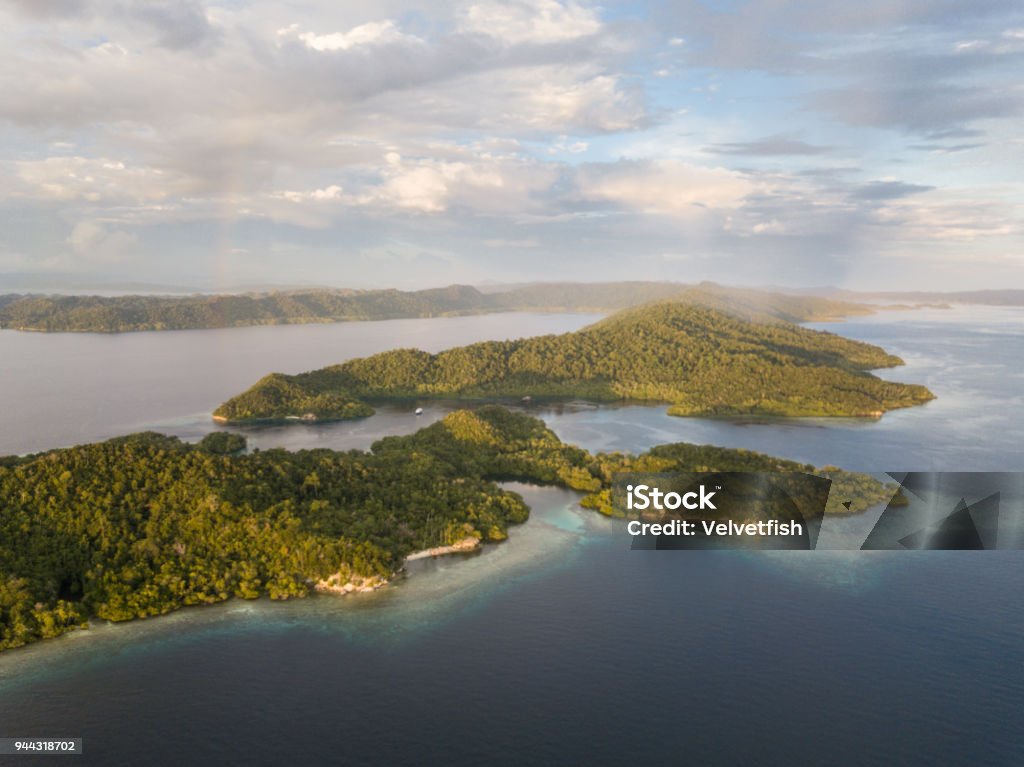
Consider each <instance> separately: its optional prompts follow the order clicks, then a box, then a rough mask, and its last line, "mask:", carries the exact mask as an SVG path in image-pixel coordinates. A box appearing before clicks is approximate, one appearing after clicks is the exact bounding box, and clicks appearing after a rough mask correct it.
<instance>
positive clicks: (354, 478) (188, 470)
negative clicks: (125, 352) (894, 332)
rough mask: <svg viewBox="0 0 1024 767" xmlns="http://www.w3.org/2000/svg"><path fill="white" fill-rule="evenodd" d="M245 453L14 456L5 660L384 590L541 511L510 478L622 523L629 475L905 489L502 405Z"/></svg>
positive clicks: (225, 445)
mask: <svg viewBox="0 0 1024 767" xmlns="http://www.w3.org/2000/svg"><path fill="white" fill-rule="evenodd" d="M239 440H240V438H239V437H232V438H230V439H226V438H224V436H223V435H222V434H219V435H216V436H214V435H211V436H210V437H207V438H206V439H204V440H203V441H202V442H200V443H199V444H198V445H190V444H187V443H183V442H181V441H179V440H178V439H176V438H173V437H166V436H163V435H160V434H154V433H143V434H134V435H131V436H127V437H121V438H117V439H113V440H110V441H107V442H103V443H99V444H91V445H82V446H78V447H73V448H67V449H61V450H53V451H50V452H46V453H40V454H38V455H30V456H20V457H8V458H3V459H0V508H3V509H4V513H3V514H2V515H0V539H2V540H3V541H4V545H3V546H0V649H7V648H12V647H18V646H20V645H23V644H26V643H28V642H33V641H36V640H39V639H44V638H48V637H55V636H58V635H60V634H63V633H65V632H67V631H71V630H73V629H75V628H78V627H81V626H83V625H85V624H86V623H87V621H88V620H90V619H91V618H94V617H95V618H100V619H105V620H111V621H124V620H129V619H133V618H143V617H148V616H155V615H160V614H163V613H167V612H170V611H172V610H175V609H178V608H180V607H183V606H186V605H199V604H209V603H213V602H220V601H223V600H226V599H230V598H233V597H239V598H243V599H254V598H257V597H261V596H269V597H270V598H272V599H287V598H291V597H302V596H306V595H307V594H310V593H313V592H315V591H332V592H337V593H350V592H353V591H366V590H372V589H375V588H379V587H380V586H381V585H383V584H385V583H386V582H387V581H388V580H389V579H390V578H391V577H393V575H394V574H395V573H396V572H397V571H398V570H399V569H400V568H401V567H402V563H403V562H404V560H405V558H407V557H408V556H409V555H410V554H414V552H419V551H425V550H426V551H427V552H428V554H429V553H434V552H436V553H444V552H447V551H453V550H471V549H472V548H475V547H476V545H478V543H479V542H495V541H501V540H504V539H505V538H506V536H507V533H508V528H509V526H510V525H514V524H517V523H520V522H523V521H525V520H526V519H527V517H528V514H529V509H528V508H527V506H526V504H525V503H524V502H523V499H522V498H521V497H520V496H519V495H517V494H515V493H512V492H509V491H507V490H504V489H502V488H501V487H500V486H499V485H498V484H497V482H499V481H502V480H520V481H527V482H534V483H540V484H554V485H561V486H563V487H569V488H574V489H576V490H579V491H582V492H584V493H585V494H586V496H585V497H584V498H583V501H582V503H583V505H584V506H585V507H587V508H592V509H595V510H597V511H600V512H602V513H605V514H611V513H613V512H612V508H611V503H610V497H609V493H610V490H609V488H610V486H611V478H612V475H613V473H615V472H620V471H641V472H654V471H658V472H662V471H744V470H748V471H799V472H815V473H819V474H821V475H823V476H827V477H829V478H830V479H832V482H833V485H832V488H833V490H832V494H831V496H830V498H829V506H828V511H829V512H830V513H849V512H857V511H861V510H863V509H866V508H868V507H869V506H872V505H874V504H877V503H881V502H884V501H886V500H888V499H889V497H890V496H891V495H892V493H893V492H894V491H895V487H893V486H886V485H882V484H881V483H879V482H877V481H875V480H874V479H872V478H871V477H869V476H866V475H861V474H853V473H849V472H845V471H842V470H839V469H836V468H834V467H825V468H823V469H814V468H813V467H811V466H807V465H802V464H798V463H795V462H792V461H786V460H782V459H778V458H772V457H770V456H766V455H761V454H759V453H753V452H750V451H746V450H727V449H723V448H717V447H710V446H700V445H689V444H685V443H680V444H673V445H662V446H660V447H656V448H654V449H653V450H651V451H649V452H647V453H643V454H642V455H639V456H633V455H628V454H622V453H609V454H605V453H601V454H597V455H592V454H590V453H588V452H587V451H585V450H582V449H580V448H578V447H574V446H572V445H567V444H564V443H563V442H561V440H559V438H558V437H557V436H556V435H555V434H554V433H553V432H552V431H551V430H550V429H548V428H547V427H546V426H545V425H544V423H543V422H542V421H540V420H538V419H535V418H532V417H530V416H526V415H523V414H516V413H513V412H511V411H509V410H506V409H504V408H501V407H497V406H486V407H482V408H479V409H477V410H474V411H468V410H460V411H456V412H453V413H450V414H449V415H448V416H447V417H446V418H445V419H443V420H442V421H439V422H437V423H435V424H432V425H431V426H428V427H426V428H424V429H422V430H420V431H418V432H416V433H415V434H412V435H408V436H402V437H387V438H385V439H382V440H380V441H378V442H377V443H375V444H374V445H373V446H372V448H371V450H370V451H369V452H359V451H349V452H336V451H332V450H322V449H321V450H302V451H298V452H294V453H293V452H287V451H284V450H268V451H253V452H251V453H247V454H240V453H239V452H238V451H237V448H238V447H239V445H240V441H239ZM844 503H849V504H850V505H849V507H848V508H847V507H846V506H845V505H844ZM431 550H433V552H431Z"/></svg>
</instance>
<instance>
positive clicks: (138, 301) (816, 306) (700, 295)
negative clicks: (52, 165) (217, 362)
mask: <svg viewBox="0 0 1024 767" xmlns="http://www.w3.org/2000/svg"><path fill="white" fill-rule="evenodd" d="M665 298H674V299H676V300H685V301H687V302H690V303H694V304H696V305H705V306H711V307H717V308H729V309H730V310H734V311H736V312H739V313H744V314H747V315H749V314H751V313H758V314H771V315H774V316H776V317H779V318H781V319H786V320H791V321H810V320H828V319H836V318H838V317H845V316H850V315H856V314H870V313H871V311H872V309H871V308H870V307H867V306H865V305H863V304H855V303H851V302H848V301H839V300H834V299H826V298H816V297H811V296H788V295H783V294H780V293H766V292H763V291H756V290H739V289H734V288H723V287H721V286H718V285H714V284H711V283H703V284H701V285H699V286H690V287H688V286H685V285H682V284H673V283H662V282H622V283H596V284H578V283H564V284H537V285H528V286H523V287H517V288H512V289H506V290H501V291H497V292H487V293H484V292H481V291H480V290H477V289H476V288H473V287H469V286H466V285H451V286H449V287H446V288H434V289H429V290H419V291H412V292H403V291H399V290H363V291H357V290H300V291H280V292H275V293H254V294H228V295H194V296H177V297H167V296H138V295H136V296H111V297H103V296H40V295H28V296H19V295H14V294H8V295H5V296H0V328H10V329H14V330H36V331H50V332H55V331H78V332H100V333H116V332H126V331H142V330H195V329H201V328H230V327H240V326H245V325H280V324H301V323H314V322H346V321H359V320H389V319H408V318H417V317H443V316H455V315H468V314H486V313H490V312H507V311H576V312H606V311H613V310H618V309H622V308H625V307H629V306H635V305H637V304H642V303H646V302H649V301H654V300H660V299H665Z"/></svg>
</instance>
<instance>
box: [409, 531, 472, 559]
mask: <svg viewBox="0 0 1024 767" xmlns="http://www.w3.org/2000/svg"><path fill="white" fill-rule="evenodd" d="M479 549H480V539H479V538H474V537H473V536H467V537H466V538H463V539H462V540H461V541H456V542H455V543H453V544H451V545H449V546H435V547H434V548H432V549H423V550H422V551H414V552H413V553H412V554H410V555H409V556H407V557H406V558H405V561H406V562H415V561H416V560H417V559H432V558H434V557H444V556H448V555H449V554H468V553H469V552H471V551H477V550H479Z"/></svg>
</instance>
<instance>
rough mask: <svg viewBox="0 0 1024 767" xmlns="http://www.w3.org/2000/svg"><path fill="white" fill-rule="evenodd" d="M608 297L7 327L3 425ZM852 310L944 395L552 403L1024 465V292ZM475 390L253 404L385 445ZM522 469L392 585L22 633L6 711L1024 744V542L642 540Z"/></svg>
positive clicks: (665, 746) (846, 450) (309, 431)
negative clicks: (886, 405)
mask: <svg viewBox="0 0 1024 767" xmlns="http://www.w3.org/2000/svg"><path fill="white" fill-rule="evenodd" d="M592 319H593V318H592V317H589V316H570V315H495V316H490V317H484V318H479V317H473V318H458V319H451V320H403V321H396V322H391V323H360V324H355V323H353V324H350V325H330V326H291V327H274V328H251V329H244V330H229V331H190V332H186V333H148V334H136V335H125V336H93V335H88V336H79V335H74V336H65V335H59V336H44V335H39V334H15V333H12V332H10V331H0V359H2V360H3V361H4V364H3V365H2V366H0V396H3V397H4V398H5V401H7V402H14V403H16V407H13V408H9V409H6V410H4V411H3V412H2V413H0V440H2V442H0V453H10V452H18V453H21V452H27V451H32V450H39V449H44V448H49V447H55V446H58V445H65V444H71V443H75V442H81V441H88V440H93V439H100V438H105V437H108V436H114V435H116V434H122V433H125V432H127V431H133V430H139V429H145V428H156V429H158V430H161V431H167V432H170V433H177V434H181V435H182V436H184V437H186V438H190V439H192V438H197V437H199V436H201V434H202V433H204V432H206V431H208V430H210V429H212V428H215V427H214V426H213V425H212V424H211V423H210V422H209V420H208V413H209V411H210V410H211V409H212V408H213V407H214V406H215V405H216V404H217V403H218V402H220V401H221V400H222V399H224V398H225V397H227V396H230V395H231V394H234V393H237V392H238V391H240V390H241V389H242V388H245V387H246V386H248V385H249V384H251V383H252V382H254V381H255V380H256V379H257V378H258V377H260V376H261V375H263V374H265V373H267V372H269V371H270V370H283V371H285V372H298V371H300V370H303V369H308V368H311V367H315V366H320V365H324V364H329V363H332V362H338V361H341V360H343V359H345V358H348V357H351V356H358V355H362V354H367V353H371V352H374V351H381V350H383V349H386V348H391V347H393V346H399V345H401V346H420V347H421V348H427V349H431V350H434V349H440V348H443V347H444V346H450V345H453V344H459V343H464V342H466V341H469V340H476V339H480V338H487V337H494V338H504V337H515V336H518V335H529V334H536V333H542V332H562V331H564V330H568V329H571V328H573V327H579V326H581V325H584V324H587V323H588V322H590V321H592ZM822 327H825V326H822ZM827 327H828V329H830V330H832V331H833V332H839V333H841V334H843V335H847V336H851V337H854V338H860V339H863V340H867V341H871V342H873V343H879V344H880V345H882V346H883V347H885V348H886V349H887V350H889V351H891V352H893V353H895V354H898V355H900V356H902V357H903V358H904V359H905V360H906V361H907V363H908V364H907V366H905V367H903V368H896V369H893V370H891V371H885V373H884V374H883V375H885V376H886V377H890V378H893V379H894V380H899V381H906V382H919V383H925V384H926V385H928V386H929V387H930V388H931V389H932V390H933V391H934V392H935V393H936V394H937V395H938V399H937V400H936V401H934V402H932V403H930V404H928V405H926V406H924V407H921V408H913V409H909V410H904V411H896V412H893V413H889V414H887V415H886V416H884V417H883V418H882V419H881V420H880V421H863V420H822V419H818V420H813V421H812V420H798V421H795V420H781V421H772V422H769V423H756V422H752V421H749V420H748V421H745V422H738V421H726V420H715V419H679V418H670V417H668V416H666V415H665V414H664V410H665V409H664V408H663V407H642V406H635V405H630V406H624V407H610V408H593V407H590V406H586V405H584V404H582V403H576V404H573V405H568V406H564V407H559V408H551V407H543V408H542V407H537V408H533V409H532V412H534V413H536V414H538V415H541V416H542V417H544V418H545V420H546V421H547V422H548V423H549V424H550V425H551V426H552V427H553V428H554V429H555V430H556V431H557V432H558V434H559V435H560V436H561V437H562V438H563V439H565V440H566V441H569V442H574V443H576V444H580V445H581V446H583V447H586V448H588V449H591V450H596V449H626V450H633V451H639V450H643V449H646V448H647V447H650V446H651V445H653V444H658V443H663V442H669V441H677V440H686V441H692V442H711V443H714V444H720V445H726V446H734V447H748V448H753V449H757V450H761V451H764V452H770V453H773V454H777V455H783V456H787V457H791V458H798V459H801V460H805V461H808V462H811V463H815V464H818V465H820V464H824V463H837V464H839V465H841V466H843V467H844V468H850V469H862V470H870V471H882V470H887V469H888V470H901V469H902V470H907V469H947V470H953V469H967V470H1014V469H1017V470H1019V469H1022V468H1024V467H1022V466H1021V465H1020V462H1021V461H1020V455H1021V453H1020V447H1019V446H1020V444H1021V439H1022V437H1024V422H1022V418H1024V415H1022V413H1021V408H1020V405H1021V396H1022V392H1024V362H1022V360H1024V311H1022V310H1020V309H1001V308H985V307H971V308H956V309H953V310H950V311H938V310H935V311H931V310H929V311H922V312H902V313H885V314H882V315H878V316H874V317H868V318H862V319H857V320H855V321H850V322H847V323H843V324H831V325H828V326H827ZM104 381H105V382H107V385H106V386H104V384H103V382H104ZM112 384H116V386H113V385H112ZM447 409H448V406H446V405H444V404H441V403H434V404H427V405H426V412H425V413H424V415H423V416H420V417H419V418H417V417H416V416H414V415H413V414H412V413H411V412H410V409H409V408H398V407H395V408H383V409H381V411H380V412H379V414H378V415H377V416H374V417H373V418H370V419H366V420H364V421H360V422H350V423H343V424H330V425H316V426H308V425H298V426H294V427H289V428H281V427H271V428H258V429H249V430H247V432H246V433H247V436H249V438H250V444H251V445H254V446H259V447H270V446H275V445H283V446H287V447H289V448H295V449H297V448H301V447H307V446H316V447H323V446H331V447H338V448H349V447H367V446H368V445H369V444H370V443H371V442H372V441H373V440H374V439H376V438H378V437H379V436H382V435H383V434H386V433H399V432H407V431H412V430H414V429H416V428H419V427H420V426H422V425H425V424H426V423H428V422H430V421H431V420H434V419H436V418H439V417H441V416H442V415H443V413H444V412H446V410H447ZM514 489H517V490H518V491H520V492H522V493H523V494H524V497H525V498H526V499H527V501H528V502H529V503H530V505H531V508H532V509H533V514H532V516H531V519H530V521H529V522H528V523H527V524H526V525H523V526H521V527H519V528H515V529H513V531H512V534H511V537H510V540H509V541H508V542H507V543H505V544H500V545H497V546H492V547H488V549H487V550H486V551H485V552H484V553H483V554H481V555H479V556H475V557H470V558H467V559H449V560H439V561H433V562H431V561H426V562H420V563H416V566H415V567H410V577H408V578H407V579H405V580H403V581H401V582H399V583H397V584H395V585H394V586H393V587H389V588H388V589H385V590H383V591H381V592H377V593H374V594H370V595H364V596H360V597H358V598H332V597H316V598H311V599H306V600H300V601H294V602H287V603H272V602H269V601H267V600H258V601H256V602H242V601H237V600H236V601H232V602H229V603H226V604H223V605H218V606H215V607H211V608H202V609H190V610H182V611H179V612H177V613H175V614H173V615H171V616H167V617H164V618H160V619H156V620H151V621H136V622H132V623H129V624H122V625H117V626H112V627H107V626H100V627H98V629H97V630H94V631H89V632H80V633H75V634H72V635H69V636H68V637H66V638H63V639H60V640H56V641H53V642H44V643H40V644H38V645H36V646H32V647H29V648H26V649H24V650H19V651H14V652H10V653H4V654H2V655H0V736H14V735H16V736H43V735H55V736H56V735H59V736H69V737H83V738H85V756H84V757H83V763H95V764H122V763H123V764H143V763H144V764H186V763H192V764H206V763H212V762H219V763H243V762H244V763H252V764H283V763H304V764H381V763H422V762H426V761H432V762H435V763H445V764H467V765H468V764H474V765H475V764H510V765H511V764H516V765H518V764H523V763H528V762H529V758H533V759H534V760H535V761H536V763H538V764H547V763H553V762H555V763H580V762H587V763H593V764H603V763H607V764H621V763H625V762H630V761H636V762H646V763H652V764H679V763H681V762H688V763H695V764H703V763H709V762H711V761H712V760H714V761H715V762H716V763H729V764H744V763H749V764H758V765H764V764H818V763H833V764H837V765H842V764H873V765H890V764H940V763H963V764H967V763H969V764H972V765H1011V764H1017V763H1019V760H1020V754H1021V753H1024V736H1022V734H1021V733H1022V732H1024V714H1022V712H1024V639H1022V637H1024V611H1022V610H1021V609H1020V599H1019V595H1020V593H1022V589H1024V567H1022V566H1021V565H1022V563H1021V559H1020V556H1019V554H1020V553H1019V552H931V553H922V554H913V555H902V556H901V555H898V554H890V553H885V552H876V553H872V554H870V555H868V554H860V553H856V552H853V553H837V552H811V553H776V554H773V555H756V554H740V553H733V552H699V553H698V552H633V551H629V538H628V536H626V535H625V534H624V532H623V530H622V529H621V525H619V524H618V523H616V522H613V521H609V520H605V519H603V518H600V517H598V516H597V515H595V514H592V513H588V512H584V511H582V510H579V509H577V508H576V507H575V499H576V497H577V496H576V495H575V494H574V493H572V492H569V491H565V490H561V489H555V488H545V489H537V488H529V487H524V486H515V488H514ZM769 754H772V755H774V756H772V757H769V756H768V755H769ZM854 754H856V755H857V759H852V755H854ZM528 757H529V758H528ZM18 763H19V764H28V763H31V760H20V761H19V762H18Z"/></svg>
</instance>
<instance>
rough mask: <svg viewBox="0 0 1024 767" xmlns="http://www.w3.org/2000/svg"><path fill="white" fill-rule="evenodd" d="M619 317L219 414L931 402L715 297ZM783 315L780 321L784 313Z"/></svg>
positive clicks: (310, 387) (797, 330)
mask: <svg viewBox="0 0 1024 767" xmlns="http://www.w3.org/2000/svg"><path fill="white" fill-rule="evenodd" d="M698 298H699V300H696V299H694V298H693V297H690V298H686V299H682V300H671V301H663V302H658V303H654V304H648V305H645V306H641V307H637V308H632V309H626V310H623V311H621V312H619V313H617V314H614V315H612V316H610V317H608V318H607V319H605V320H602V321H601V322H598V323H596V324H594V325H591V326H589V327H587V328H584V329H582V330H579V331H576V332H573V333H565V334H562V335H557V336H554V335H551V336H540V337H535V338H525V339H519V340H515V341H487V342H482V343H476V344H472V345H470V346H463V347H458V348H454V349H449V350H447V351H443V352H440V353H439V354H428V353H427V352H423V351H419V350H416V349H399V350H395V351H389V352H384V353H382V354H375V355H373V356H371V357H365V358H362V359H355V360H351V361H349V362H345V363H343V364H340V365H334V366H331V367H326V368H322V369H320V370H315V371H311V372H308V373H302V374H299V375H284V374H280V373H273V374H270V375H268V376H266V377H264V378H263V379H261V380H260V381H258V382H256V384H254V385H253V386H252V387H251V388H250V389H249V390H247V391H245V392H243V393H241V394H239V395H237V396H235V397H233V398H231V399H229V400H228V401H227V402H225V403H223V404H222V405H220V407H218V408H217V409H216V410H215V411H214V414H213V415H214V418H216V419H217V420H219V421H222V422H251V421H261V420H270V421H278V420H282V421H283V420H296V419H304V420H306V421H312V420H336V419H346V418H359V417H363V416H366V415H369V414H371V413H372V412H373V409H372V404H373V403H374V402H386V401H389V400H423V399H430V398H439V399H448V400H453V399H454V400H475V401H482V400H495V401H501V400H520V399H531V400H532V399H538V398H548V399H568V398H575V399H585V400H590V401H594V402H612V401H624V400H636V401H646V402H658V403H666V404H668V405H669V406H670V408H669V413H670V414H672V415H679V416H695V415H705V416H732V415H767V416H858V417H878V416H880V415H882V414H883V413H884V412H885V411H887V410H891V409H894V408H902V407H909V406H912V405H917V404H921V403H924V402H927V401H929V400H931V399H933V397H934V395H933V394H932V393H931V392H930V391H928V389H926V388H925V387H923V386H918V385H908V384H901V383H894V382H890V381H885V380H882V379H880V378H878V377H876V376H874V375H872V374H871V373H870V372H868V371H870V370H873V369H877V368H888V367H895V366H897V365H901V364H903V362H902V360H901V359H899V358H898V357H895V356H893V355H891V354H888V353H886V352H885V351H884V350H883V349H880V348H878V347H877V346H872V345H870V344H865V343H861V342H858V341H852V340H849V339H846V338H843V337H841V336H838V335H835V334H832V333H827V332H824V331H816V330H810V329H808V328H804V327H801V326H799V325H797V324H795V323H794V322H792V321H791V320H790V319H789V318H788V316H786V315H785V313H783V312H782V311H781V310H776V311H771V310H770V309H766V308H765V306H764V305H763V304H759V305H751V304H748V303H743V302H736V301H733V300H730V299H729V297H723V296H719V295H717V294H714V293H710V294H709V293H701V294H700V295H699V296H698ZM780 314H781V315H782V316H780Z"/></svg>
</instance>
